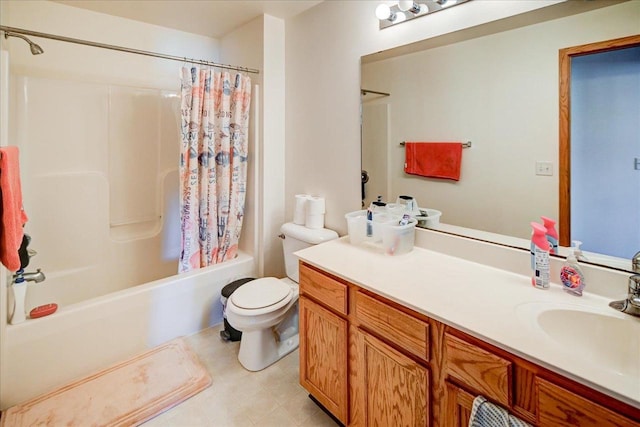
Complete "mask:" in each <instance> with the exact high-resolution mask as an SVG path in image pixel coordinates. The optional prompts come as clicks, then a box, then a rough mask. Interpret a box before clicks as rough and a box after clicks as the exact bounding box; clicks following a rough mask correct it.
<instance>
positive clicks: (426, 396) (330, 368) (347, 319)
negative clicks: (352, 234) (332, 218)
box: [300, 262, 640, 427]
mask: <svg viewBox="0 0 640 427" xmlns="http://www.w3.org/2000/svg"><path fill="white" fill-rule="evenodd" d="M300 292H301V294H300V383H301V384H302V385H303V386H304V387H305V388H306V389H307V390H308V391H309V392H310V393H311V395H313V396H314V397H315V398H316V399H317V400H318V401H319V402H320V403H321V404H322V405H323V406H325V408H326V409H328V410H329V411H330V412H331V413H332V414H333V415H334V416H335V417H336V418H337V419H339V420H340V421H341V422H342V423H343V424H344V425H349V426H375V425H378V426H431V427H440V426H442V427H466V426H468V423H469V416H470V414H471V409H472V406H473V400H474V398H475V397H476V396H478V395H482V396H484V397H485V398H487V399H488V400H489V401H490V402H492V403H494V404H496V405H499V406H501V407H503V408H504V409H506V410H508V411H509V412H510V413H511V414H513V415H515V416H516V417H518V418H520V419H522V420H523V421H526V422H528V423H529V424H531V425H533V426H538V427H551V426H554V427H555V426H558V427H564V426H578V427H640V409H637V408H633V407H631V406H629V405H627V404H624V403H622V402H620V401H617V400H615V399H613V398H611V397H608V396H606V395H604V394H602V393H600V392H597V391H595V390H593V389H591V388H589V387H587V386H585V385H582V384H579V383H576V382H575V381H572V380H570V379H568V378H566V377H563V376H561V375H559V374H556V373H554V372H552V371H549V370H547V369H545V368H543V367H541V366H538V365H536V364H534V363H531V362H529V361H527V360H524V359H521V358H519V357H517V356H515V355H513V354H511V353H509V352H507V351H505V350H502V349H500V348H498V347H495V346H493V345H491V344H488V343H486V342H484V341H482V340H480V339H478V338H475V337H473V336H471V335H468V334H466V333H464V332H461V331H459V330H457V329H455V328H452V327H450V326H447V325H445V324H443V323H441V322H438V321H436V320H434V319H430V318H428V317H426V316H424V315H422V314H420V313H416V312H414V311H412V310H410V309H408V308H406V307H404V306H402V305H399V304H397V303H395V302H393V301H390V300H387V299H385V298H383V297H380V296H378V295H376V294H374V293H372V292H369V291H366V290H364V289H362V288H360V287H359V286H356V285H354V284H351V283H348V282H346V281H344V280H342V279H339V278H336V277H334V276H332V275H330V274H327V273H324V272H323V271H322V270H320V269H318V268H315V267H312V266H309V265H307V264H305V263H303V262H301V264H300Z"/></svg>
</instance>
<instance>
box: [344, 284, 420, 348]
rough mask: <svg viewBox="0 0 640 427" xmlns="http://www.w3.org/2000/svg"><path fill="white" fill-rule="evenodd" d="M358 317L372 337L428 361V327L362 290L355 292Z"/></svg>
mask: <svg viewBox="0 0 640 427" xmlns="http://www.w3.org/2000/svg"><path fill="white" fill-rule="evenodd" d="M355 305H356V318H357V319H358V322H359V323H360V325H361V326H363V327H365V328H366V329H368V330H369V331H371V332H372V333H373V334H376V335H378V336H380V337H381V338H384V339H386V340H388V341H389V342H392V343H395V344H397V346H398V347H399V348H402V349H404V350H406V351H408V352H410V353H411V354H414V355H415V356H418V357H419V358H421V359H423V360H429V324H428V323H427V322H424V321H422V320H419V319H416V318H415V317H413V316H411V315H408V314H406V313H404V312H402V311H400V310H397V309H395V308H393V307H390V306H388V305H387V304H385V303H383V302H380V301H378V300H376V299H374V298H372V297H370V296H368V295H366V294H364V293H362V292H360V291H358V292H357V293H356V304H355Z"/></svg>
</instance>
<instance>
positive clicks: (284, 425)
mask: <svg viewBox="0 0 640 427" xmlns="http://www.w3.org/2000/svg"><path fill="white" fill-rule="evenodd" d="M221 329H222V325H218V326H213V327H211V328H209V329H205V330H203V331H201V332H199V333H198V334H195V335H192V336H189V337H187V338H186V341H187V343H188V344H189V345H190V346H191V348H192V349H193V350H194V352H196V354H197V355H198V357H199V358H200V361H201V362H202V363H203V364H204V366H206V368H207V369H208V370H209V372H210V373H211V376H212V378H213V384H212V385H211V386H210V387H209V388H207V389H205V390H203V391H202V392H200V393H199V394H197V395H195V396H193V397H192V398H190V399H188V400H186V401H185V402H183V403H181V404H180V405H178V406H176V407H175V408H172V409H170V410H168V411H166V412H164V413H162V414H160V415H158V416H157V417H155V418H153V419H151V420H149V421H147V422H146V423H145V424H143V425H144V427H192V426H193V427H200V426H221V427H226V426H230V427H235V426H238V427H244V426H247V427H251V426H261V427H262V426H264V427H269V426H274V427H294V426H305V427H306V426H310V427H311V426H336V423H335V422H334V421H333V420H332V419H331V418H330V417H329V416H328V415H327V414H325V413H324V412H323V411H322V410H321V409H320V408H319V407H318V406H317V405H316V404H315V403H313V402H312V401H311V400H310V399H309V397H308V394H309V393H308V392H307V391H306V390H305V389H303V388H302V386H300V384H299V378H298V366H299V363H298V357H299V354H298V350H296V351H294V352H292V353H290V354H289V355H287V356H285V357H284V358H282V359H280V360H279V361H278V362H276V363H275V364H273V365H271V366H269V367H268V368H266V369H264V370H262V371H259V372H249V371H247V370H245V369H244V368H243V367H242V365H240V362H238V358H237V354H238V347H239V344H240V343H239V342H224V341H222V340H221V339H220V336H219V333H220V332H219V331H220V330H221Z"/></svg>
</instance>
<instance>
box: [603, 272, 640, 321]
mask: <svg viewBox="0 0 640 427" xmlns="http://www.w3.org/2000/svg"><path fill="white" fill-rule="evenodd" d="M609 307H612V308H615V309H616V310H618V311H621V312H623V313H627V314H630V315H632V316H636V317H640V274H634V275H633V276H631V277H629V295H628V296H627V299H626V300H620V301H612V302H610V303H609Z"/></svg>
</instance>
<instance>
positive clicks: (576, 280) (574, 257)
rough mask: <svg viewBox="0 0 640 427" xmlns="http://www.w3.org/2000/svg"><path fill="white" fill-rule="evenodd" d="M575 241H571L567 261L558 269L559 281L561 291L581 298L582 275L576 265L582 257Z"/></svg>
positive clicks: (583, 283)
mask: <svg viewBox="0 0 640 427" xmlns="http://www.w3.org/2000/svg"><path fill="white" fill-rule="evenodd" d="M581 243H582V242H579V241H577V240H574V241H573V246H572V247H571V252H569V255H568V256H567V260H566V261H565V263H564V265H563V266H562V268H561V269H560V281H561V282H562V286H563V289H564V290H565V291H566V292H567V293H570V294H571V295H575V296H579V297H580V296H582V290H583V289H584V287H585V282H584V274H583V273H582V269H581V268H580V265H579V264H578V259H580V257H581V256H582V251H581V250H580V244H581Z"/></svg>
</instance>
